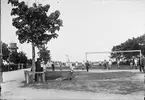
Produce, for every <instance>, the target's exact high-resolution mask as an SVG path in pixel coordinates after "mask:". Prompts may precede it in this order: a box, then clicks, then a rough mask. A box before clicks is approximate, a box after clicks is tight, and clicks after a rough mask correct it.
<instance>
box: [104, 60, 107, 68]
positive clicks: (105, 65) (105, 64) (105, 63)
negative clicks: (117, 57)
mask: <svg viewBox="0 0 145 100" xmlns="http://www.w3.org/2000/svg"><path fill="white" fill-rule="evenodd" d="M104 69H107V61H106V59H105V60H104Z"/></svg>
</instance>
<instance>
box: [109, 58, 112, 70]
mask: <svg viewBox="0 0 145 100" xmlns="http://www.w3.org/2000/svg"><path fill="white" fill-rule="evenodd" d="M111 68H112V61H111V59H109V69H111Z"/></svg>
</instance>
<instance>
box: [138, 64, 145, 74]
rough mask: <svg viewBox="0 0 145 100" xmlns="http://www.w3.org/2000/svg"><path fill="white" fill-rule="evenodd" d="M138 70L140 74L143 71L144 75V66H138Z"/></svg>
mask: <svg viewBox="0 0 145 100" xmlns="http://www.w3.org/2000/svg"><path fill="white" fill-rule="evenodd" d="M139 70H140V72H142V71H143V72H144V73H145V69H144V65H140V66H139Z"/></svg>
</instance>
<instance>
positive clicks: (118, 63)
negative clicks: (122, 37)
mask: <svg viewBox="0 0 145 100" xmlns="http://www.w3.org/2000/svg"><path fill="white" fill-rule="evenodd" d="M117 67H118V69H120V60H119V59H117Z"/></svg>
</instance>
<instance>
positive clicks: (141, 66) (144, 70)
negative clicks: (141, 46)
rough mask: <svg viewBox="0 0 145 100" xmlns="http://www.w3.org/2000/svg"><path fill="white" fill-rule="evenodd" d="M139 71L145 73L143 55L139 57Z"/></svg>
mask: <svg viewBox="0 0 145 100" xmlns="http://www.w3.org/2000/svg"><path fill="white" fill-rule="evenodd" d="M139 69H140V72H142V71H143V72H144V73H145V57H144V56H143V55H142V56H141V59H140V68H139Z"/></svg>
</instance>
